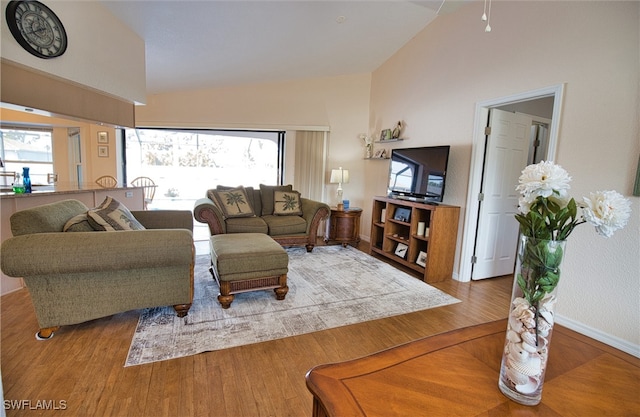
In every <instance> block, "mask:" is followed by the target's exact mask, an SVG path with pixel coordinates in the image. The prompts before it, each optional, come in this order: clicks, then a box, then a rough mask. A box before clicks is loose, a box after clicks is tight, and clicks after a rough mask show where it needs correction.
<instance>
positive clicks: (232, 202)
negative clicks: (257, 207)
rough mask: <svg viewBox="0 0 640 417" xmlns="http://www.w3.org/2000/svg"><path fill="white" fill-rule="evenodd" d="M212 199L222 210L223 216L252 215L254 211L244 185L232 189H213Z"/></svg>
mask: <svg viewBox="0 0 640 417" xmlns="http://www.w3.org/2000/svg"><path fill="white" fill-rule="evenodd" d="M213 197H214V199H215V200H214V201H215V202H216V204H217V205H218V207H220V210H222V214H224V217H227V218H229V217H254V216H255V213H254V212H253V208H252V207H251V204H249V198H248V197H247V192H246V190H245V189H244V187H238V188H234V189H232V190H215V191H213Z"/></svg>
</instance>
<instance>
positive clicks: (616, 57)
mask: <svg viewBox="0 0 640 417" xmlns="http://www.w3.org/2000/svg"><path fill="white" fill-rule="evenodd" d="M482 7H483V3H482V2H474V3H471V4H469V5H467V6H465V7H463V8H462V9H460V10H459V11H458V12H456V13H454V14H451V15H447V16H443V17H439V18H438V19H437V20H436V21H435V22H434V23H433V24H431V25H430V26H429V27H428V28H426V29H425V30H424V31H423V32H421V33H420V34H418V35H417V36H416V37H415V38H414V39H413V40H412V41H410V42H409V43H408V44H407V45H405V46H404V47H403V48H402V49H401V50H400V51H399V52H398V53H397V54H396V55H395V56H393V57H392V58H391V59H390V60H388V61H387V62H386V63H385V64H384V65H382V66H381V68H379V69H378V70H377V71H375V72H374V74H373V78H372V89H371V97H372V98H371V119H370V123H371V124H370V128H371V129H372V130H376V131H379V129H380V128H381V127H388V126H392V125H393V124H394V123H395V122H396V121H397V120H400V119H402V120H405V121H406V126H407V127H406V130H405V136H407V137H409V138H410V140H409V141H406V142H404V143H402V144H401V145H397V146H403V147H404V146H409V145H410V146H422V145H439V144H450V145H452V155H451V160H450V166H449V170H448V172H449V174H450V175H449V177H448V183H447V195H446V197H445V202H446V203H450V204H456V205H460V206H462V207H463V209H466V202H465V199H466V193H467V187H468V175H469V166H470V158H471V145H472V135H473V131H472V128H473V126H472V124H473V120H474V111H475V104H476V103H477V102H479V101H483V100H489V99H493V98H496V97H503V96H509V95H512V94H516V93H520V92H525V91H530V90H535V89H538V88H542V87H548V86H552V85H557V84H561V83H566V89H565V97H564V103H563V109H562V118H561V125H560V138H559V146H558V153H557V158H556V162H557V163H559V164H560V165H562V166H563V167H564V168H565V169H567V170H568V171H569V173H570V174H571V176H572V177H573V183H572V191H573V195H574V196H575V197H577V198H579V199H581V198H582V196H584V195H586V194H588V192H589V191H596V190H602V189H615V190H618V191H620V192H622V193H623V194H625V196H627V197H628V198H629V199H630V200H631V201H632V203H633V215H632V219H631V221H630V223H629V225H628V226H627V227H626V228H625V229H624V230H622V231H620V232H618V233H617V234H616V235H615V236H614V237H612V238H611V239H608V240H606V239H603V238H600V237H598V236H597V235H596V233H595V232H594V231H593V230H591V227H590V226H587V225H583V226H581V227H579V228H578V229H577V230H576V231H575V232H574V234H573V235H572V236H571V237H570V239H569V244H568V247H567V252H568V253H567V262H566V267H565V270H564V273H563V276H562V279H561V282H560V286H559V297H560V302H559V304H558V308H557V312H558V314H560V315H561V316H562V319H563V320H564V322H565V323H570V324H572V326H573V327H580V328H581V330H582V331H583V332H587V333H589V332H592V333H601V334H600V336H602V334H604V335H606V336H605V337H609V338H610V339H615V340H616V341H617V342H619V343H618V344H619V345H625V344H628V345H629V346H630V349H631V350H635V351H636V352H638V354H640V350H639V348H638V345H640V329H639V327H638V322H639V320H640V234H639V233H638V232H639V230H640V221H639V220H640V201H639V200H640V199H639V198H638V197H633V196H632V195H631V191H632V188H633V180H634V179H635V170H636V166H637V161H638V155H639V154H640V139H639V125H638V114H639V105H638V92H639V73H640V65H639V62H640V57H639V50H640V48H639V43H640V42H639V40H640V33H639V25H640V24H639V22H640V3H638V2H612V1H606V2H527V1H523V2H494V3H493V8H492V11H491V13H492V14H491V26H492V28H493V30H492V32H491V33H484V30H483V29H484V26H483V24H482V22H481V21H480V18H479V17H480V16H481V15H482ZM367 176H368V177H370V178H375V183H374V184H372V186H371V187H369V188H368V189H367V195H365V199H367V198H371V197H373V196H374V195H377V194H381V193H382V192H383V191H384V181H383V179H384V175H383V173H382V172H376V171H375V169H374V168H373V167H371V168H370V169H369V175H367ZM462 217H463V216H461V223H460V227H461V228H460V230H461V231H462V226H463V224H462ZM460 238H461V237H460ZM459 243H460V240H459ZM458 247H459V245H458ZM458 255H459V254H458ZM458 262H460V260H459V259H458ZM457 267H458V268H459V264H458V265H457ZM458 268H456V269H458ZM582 327H584V328H582ZM629 346H628V347H629Z"/></svg>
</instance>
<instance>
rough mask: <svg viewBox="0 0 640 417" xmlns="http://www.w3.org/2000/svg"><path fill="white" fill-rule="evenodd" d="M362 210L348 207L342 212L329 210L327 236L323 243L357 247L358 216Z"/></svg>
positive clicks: (358, 234)
mask: <svg viewBox="0 0 640 417" xmlns="http://www.w3.org/2000/svg"><path fill="white" fill-rule="evenodd" d="M361 214H362V209H361V208H358V207H350V208H348V209H344V210H338V209H337V208H331V216H330V217H329V236H328V237H327V238H325V242H329V241H334V242H338V243H341V244H342V247H347V245H348V244H349V243H351V244H353V245H354V246H358V243H360V215H361Z"/></svg>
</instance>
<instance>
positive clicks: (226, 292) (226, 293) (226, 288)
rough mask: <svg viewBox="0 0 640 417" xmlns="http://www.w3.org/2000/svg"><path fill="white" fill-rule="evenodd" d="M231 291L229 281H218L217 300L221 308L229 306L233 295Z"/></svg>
mask: <svg viewBox="0 0 640 417" xmlns="http://www.w3.org/2000/svg"><path fill="white" fill-rule="evenodd" d="M230 293H231V283H230V282H229V281H220V295H218V301H220V305H221V306H222V308H229V307H231V303H233V299H234V298H235V296H234V295H233V294H230Z"/></svg>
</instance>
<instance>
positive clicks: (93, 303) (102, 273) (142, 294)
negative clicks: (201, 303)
mask: <svg viewBox="0 0 640 417" xmlns="http://www.w3.org/2000/svg"><path fill="white" fill-rule="evenodd" d="M87 210H88V208H87V207H86V206H85V205H84V204H83V203H81V202H80V201H77V200H64V201H59V202H55V203H51V204H46V205H42V206H38V207H34V208H31V209H27V210H23V211H19V212H16V213H14V214H13V215H12V216H11V219H10V220H11V230H12V232H13V237H11V238H9V239H7V240H5V241H4V242H3V243H2V257H1V262H0V263H1V268H2V271H3V272H4V273H5V274H7V275H9V276H12V277H22V278H23V279H24V282H25V284H26V286H27V288H28V290H29V293H30V295H31V300H32V302H33V306H34V308H35V311H36V317H37V319H38V324H39V327H40V331H39V332H38V333H37V334H36V338H38V339H47V338H49V337H51V336H52V335H53V332H55V331H57V330H58V329H59V327H60V326H63V325H71V324H77V323H82V322H85V321H88V320H93V319H96V318H100V317H106V316H110V315H112V314H116V313H120V312H124V311H128V310H135V309H141V308H148V307H159V306H166V305H172V306H173V307H174V309H175V310H176V312H177V314H178V316H179V317H183V316H185V315H186V314H187V313H188V311H189V308H190V307H191V303H192V300H193V268H194V262H195V251H194V244H193V235H192V231H193V217H192V214H191V212H190V211H188V210H158V211H133V212H131V213H132V214H133V216H134V217H135V218H136V220H137V221H138V222H140V223H141V224H142V225H143V226H144V227H145V228H146V229H144V230H122V231H110V232H99V231H82V232H63V228H64V226H65V224H66V223H67V221H68V220H69V219H71V218H73V217H75V216H77V215H79V214H82V213H86V212H87Z"/></svg>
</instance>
